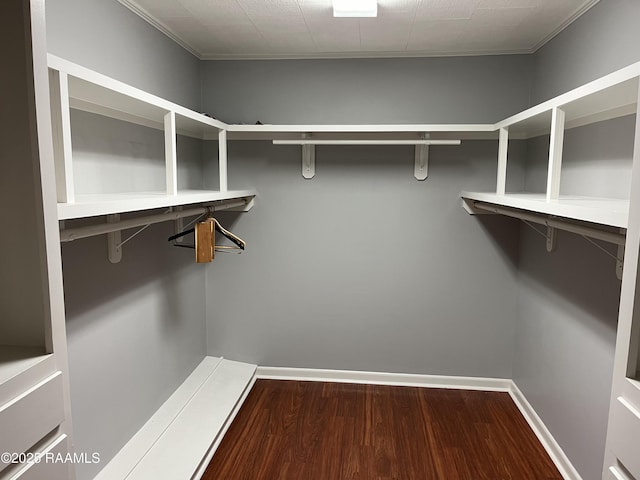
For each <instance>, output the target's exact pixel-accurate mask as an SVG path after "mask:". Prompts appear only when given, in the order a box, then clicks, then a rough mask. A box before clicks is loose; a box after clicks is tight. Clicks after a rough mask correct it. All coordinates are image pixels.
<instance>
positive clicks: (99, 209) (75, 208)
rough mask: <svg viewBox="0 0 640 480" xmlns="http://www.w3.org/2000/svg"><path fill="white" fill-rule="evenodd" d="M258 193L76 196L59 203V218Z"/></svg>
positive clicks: (202, 192) (105, 213)
mask: <svg viewBox="0 0 640 480" xmlns="http://www.w3.org/2000/svg"><path fill="white" fill-rule="evenodd" d="M255 195H256V192H255V190H229V191H226V192H219V191H208V190H180V191H178V194H177V195H168V194H166V193H164V192H136V193H113V194H91V195H76V201H75V203H58V219H59V220H70V219H74V218H84V217H95V216H98V215H110V214H114V213H126V212H135V211H140V210H151V209H154V208H163V207H175V206H179V205H193V204H197V203H198V204H199V203H209V202H216V201H221V200H233V199H241V198H246V199H250V198H252V197H255Z"/></svg>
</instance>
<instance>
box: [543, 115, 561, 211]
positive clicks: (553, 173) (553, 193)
mask: <svg viewBox="0 0 640 480" xmlns="http://www.w3.org/2000/svg"><path fill="white" fill-rule="evenodd" d="M564 117H565V115H564V110H561V109H560V108H558V107H554V109H553V114H552V116H551V139H550V140H549V171H548V173H547V201H549V200H557V199H558V198H559V197H560V175H561V173H562V147H563V144H564Z"/></svg>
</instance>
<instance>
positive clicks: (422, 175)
mask: <svg viewBox="0 0 640 480" xmlns="http://www.w3.org/2000/svg"><path fill="white" fill-rule="evenodd" d="M422 138H423V139H425V140H427V139H428V138H429V134H428V133H425V134H424V135H423V137H422ZM415 148H416V153H415V166H414V169H413V176H414V177H416V180H419V181H421V182H422V181H424V180H426V179H427V177H428V176H429V145H426V144H420V145H416V147H415Z"/></svg>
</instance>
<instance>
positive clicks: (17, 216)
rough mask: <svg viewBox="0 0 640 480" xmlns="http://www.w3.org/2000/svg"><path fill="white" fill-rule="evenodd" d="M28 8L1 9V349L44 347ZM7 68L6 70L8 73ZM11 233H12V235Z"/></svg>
mask: <svg viewBox="0 0 640 480" xmlns="http://www.w3.org/2000/svg"><path fill="white" fill-rule="evenodd" d="M25 10H26V9H25V8H24V6H23V4H22V3H21V2H4V3H2V5H1V6H0V55H1V56H2V59H3V70H4V71H3V73H2V75H0V99H1V101H2V105H3V108H2V109H1V110H0V142H1V145H2V149H1V152H2V153H1V154H0V159H1V161H2V166H3V171H2V175H0V218H2V220H3V221H4V222H6V223H5V225H6V231H5V234H3V235H0V251H1V252H2V257H1V259H0V263H1V265H2V266H1V267H0V345H13V346H15V345H21V346H38V347H43V348H44V344H45V338H44V328H45V321H44V319H46V318H47V316H48V315H46V314H45V301H44V299H43V295H44V291H45V289H46V288H47V286H46V284H44V283H43V282H44V281H45V279H44V276H43V268H46V267H44V265H43V262H44V259H43V258H41V255H40V251H41V249H40V245H41V242H40V241H39V237H40V236H41V229H40V228H38V224H39V222H42V204H41V195H38V194H36V191H37V190H40V189H41V187H40V182H39V178H40V175H39V168H38V167H37V163H36V162H38V161H39V159H38V157H37V148H34V147H37V145H34V144H33V139H32V136H31V128H32V126H33V125H34V122H35V118H34V116H35V115H34V112H33V100H32V98H30V96H33V79H32V74H30V73H29V71H30V68H29V67H28V63H27V62H28V61H29V60H30V55H27V52H26V51H25V48H16V47H15V46H16V45H19V46H22V45H24V38H25V37H26V36H28V35H30V32H29V31H27V32H26V33H25V23H26V21H25V20H24V11H25ZM5 69H6V70H5ZM9 232H11V233H9Z"/></svg>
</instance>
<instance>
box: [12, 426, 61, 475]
mask: <svg viewBox="0 0 640 480" xmlns="http://www.w3.org/2000/svg"><path fill="white" fill-rule="evenodd" d="M68 452H69V439H68V438H67V436H66V435H61V436H60V437H58V438H57V439H56V440H54V441H53V443H51V444H50V445H49V446H48V447H47V448H45V449H44V450H42V451H41V452H38V453H40V454H41V456H40V460H39V462H38V463H31V464H29V465H25V467H24V468H22V469H20V470H19V471H18V472H17V473H15V474H14V475H13V476H11V477H9V480H68V479H69V469H70V468H72V467H73V466H72V465H71V464H70V463H65V461H64V458H65V456H66V454H67V453H68Z"/></svg>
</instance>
